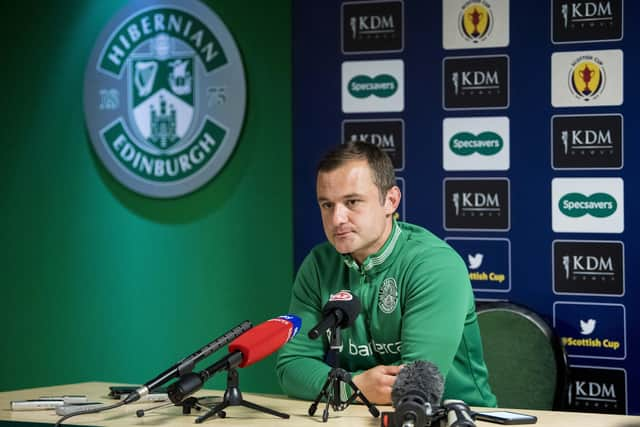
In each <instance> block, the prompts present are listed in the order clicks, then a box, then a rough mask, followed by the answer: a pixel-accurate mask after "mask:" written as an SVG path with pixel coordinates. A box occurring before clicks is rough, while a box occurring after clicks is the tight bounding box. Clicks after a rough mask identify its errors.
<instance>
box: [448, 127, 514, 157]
mask: <svg viewBox="0 0 640 427" xmlns="http://www.w3.org/2000/svg"><path fill="white" fill-rule="evenodd" d="M503 146H504V142H503V141H502V138H500V135H498V134H497V133H494V132H482V133H481V134H479V135H474V134H472V133H469V132H461V133H458V134H455V135H454V136H453V138H451V140H449V148H451V151H453V152H454V153H455V154H457V155H459V156H468V155H470V154H473V153H478V154H481V155H483V156H493V155H494V154H497V153H499V152H500V150H502V147H503Z"/></svg>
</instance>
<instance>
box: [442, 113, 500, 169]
mask: <svg viewBox="0 0 640 427" xmlns="http://www.w3.org/2000/svg"><path fill="white" fill-rule="evenodd" d="M442 138H443V141H442V142H443V147H442V155H443V158H442V167H443V168H444V170H451V171H464V170H508V169H509V118H508V117H463V118H446V119H444V120H443V121H442Z"/></svg>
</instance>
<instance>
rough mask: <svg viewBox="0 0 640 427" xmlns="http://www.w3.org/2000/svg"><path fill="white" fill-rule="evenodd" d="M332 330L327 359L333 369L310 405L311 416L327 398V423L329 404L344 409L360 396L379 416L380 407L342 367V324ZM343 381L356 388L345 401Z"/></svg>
mask: <svg viewBox="0 0 640 427" xmlns="http://www.w3.org/2000/svg"><path fill="white" fill-rule="evenodd" d="M330 331H331V335H330V338H329V352H328V354H327V359H328V361H329V364H330V366H331V370H330V371H329V374H328V376H327V381H325V383H324V385H323V386H322V389H321V390H320V393H318V396H317V397H316V399H315V400H314V401H313V403H312V404H311V406H310V407H309V416H311V417H312V416H313V415H314V414H315V413H316V410H317V409H318V403H319V402H320V400H321V399H322V398H325V399H326V401H327V403H326V406H325V407H324V411H322V422H323V423H326V422H327V420H328V419H329V405H331V407H332V408H333V410H334V411H343V410H345V409H347V407H348V406H349V405H350V404H351V403H353V402H354V401H355V400H356V399H357V398H360V400H362V402H363V403H364V404H365V405H367V408H368V409H369V412H370V413H371V415H373V416H374V417H378V416H379V415H380V411H379V410H378V408H376V406H375V405H374V404H373V403H371V402H369V399H367V398H366V397H365V395H364V393H362V391H360V389H359V388H358V386H356V385H355V383H354V382H353V380H352V378H351V374H350V373H349V372H347V371H345V370H344V369H342V368H340V358H339V351H340V348H341V347H342V336H341V334H340V326H335V327H332V328H330ZM341 383H346V384H348V385H349V386H350V387H351V389H352V390H354V392H353V394H352V395H351V397H349V398H348V399H347V400H346V401H344V402H343V401H342V398H341V395H340V388H341V387H340V385H341Z"/></svg>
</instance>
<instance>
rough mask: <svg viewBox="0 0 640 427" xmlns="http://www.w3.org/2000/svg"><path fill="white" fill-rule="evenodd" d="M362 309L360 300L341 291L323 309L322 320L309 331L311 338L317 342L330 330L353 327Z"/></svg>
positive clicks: (331, 297)
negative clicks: (317, 339)
mask: <svg viewBox="0 0 640 427" xmlns="http://www.w3.org/2000/svg"><path fill="white" fill-rule="evenodd" d="M361 308H362V306H361V304H360V300H359V299H358V298H357V297H356V296H355V295H353V294H352V293H351V292H349V291H344V290H343V291H340V292H338V293H337V294H333V295H331V296H330V297H329V302H328V303H327V304H326V305H325V306H324V307H323V308H322V315H323V317H322V320H320V323H318V324H317V325H316V326H314V327H313V328H312V329H311V330H310V331H309V338H311V339H312V340H315V339H316V338H318V337H319V336H320V335H322V334H323V333H325V331H326V330H327V329H329V328H336V327H340V328H346V327H349V326H351V325H353V322H355V320H356V317H358V314H360V309H361Z"/></svg>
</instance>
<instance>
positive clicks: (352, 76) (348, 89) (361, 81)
mask: <svg viewBox="0 0 640 427" xmlns="http://www.w3.org/2000/svg"><path fill="white" fill-rule="evenodd" d="M403 110H404V62H403V61H402V60H399V59H393V60H384V61H346V62H343V63H342V111H343V112H344V113H373V112H385V111H390V112H400V111H403Z"/></svg>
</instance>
